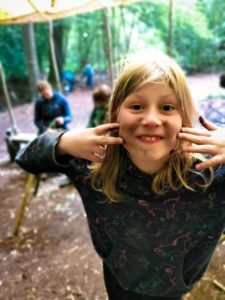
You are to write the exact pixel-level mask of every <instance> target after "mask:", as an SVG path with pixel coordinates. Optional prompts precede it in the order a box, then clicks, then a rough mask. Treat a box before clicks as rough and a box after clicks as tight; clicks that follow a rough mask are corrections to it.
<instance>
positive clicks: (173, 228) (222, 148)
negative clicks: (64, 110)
mask: <svg viewBox="0 0 225 300" xmlns="http://www.w3.org/2000/svg"><path fill="white" fill-rule="evenodd" d="M195 117H196V114H195V108H194V104H193V101H192V98H191V94H190V91H189V88H188V85H187V82H186V79H185V75H184V73H183V71H182V70H181V68H180V67H179V66H178V65H177V64H176V63H175V62H174V61H173V60H172V59H170V58H169V57H167V56H165V55H156V54H151V53H147V54H145V55H141V57H138V58H137V59H136V58H134V59H131V61H130V62H129V61H128V62H127V64H126V65H125V68H124V70H123V71H122V73H121V74H120V76H119V79H118V82H117V84H116V86H115V89H114V92H113V95H112V99H111V103H110V107H109V122H110V123H109V124H104V125H100V126H98V127H95V128H86V129H82V130H71V131H68V132H65V133H57V132H56V133H45V134H43V135H41V136H40V137H38V138H37V139H36V140H34V141H33V142H31V143H30V145H28V146H27V147H26V148H24V149H22V150H21V152H20V153H19V154H18V155H17V158H16V161H17V163H18V164H19V165H20V166H21V167H22V168H24V169H25V170H27V171H28V172H32V173H39V172H49V171H52V172H62V173H65V174H67V175H68V176H69V177H70V178H71V180H72V181H73V183H74V185H75V186H76V188H77V190H78V191H79V193H80V195H81V198H82V201H83V204H84V208H85V211H86V214H87V219H88V224H89V228H90V233H91V237H92V241H93V244H94V247H95V249H96V251H97V253H98V254H99V256H100V257H101V258H102V260H103V272H104V280H105V285H106V290H107V293H108V297H109V299H110V300H120V299H121V300H122V299H127V300H179V299H181V298H182V296H183V295H184V294H185V293H187V292H188V291H190V290H191V289H192V288H193V286H194V285H195V283H196V282H197V281H198V280H199V279H200V278H201V277H202V276H203V274H204V272H205V270H206V269H207V266H208V264H209V262H210V260H211V257H212V255H213V252H214V250H215V248H216V245H217V243H218V240H219V238H220V236H221V234H222V232H223V230H224V227H225V200H224V195H225V167H224V163H225V130H224V129H223V128H218V127H217V126H215V125H214V124H212V123H210V122H208V121H206V120H204V119H203V118H202V117H200V118H199V121H200V124H201V125H202V126H203V128H194V121H195ZM90 161H92V162H94V163H93V164H92V165H90ZM217 167H219V168H217Z"/></svg>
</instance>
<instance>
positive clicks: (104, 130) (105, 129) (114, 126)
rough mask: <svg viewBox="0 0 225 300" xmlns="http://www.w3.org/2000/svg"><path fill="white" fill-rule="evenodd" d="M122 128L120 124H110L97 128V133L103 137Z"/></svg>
mask: <svg viewBox="0 0 225 300" xmlns="http://www.w3.org/2000/svg"><path fill="white" fill-rule="evenodd" d="M119 127H120V124H119V123H109V124H103V125H100V126H97V127H96V128H95V132H96V134H97V135H103V134H106V133H108V132H109V131H111V130H114V129H118V128H119Z"/></svg>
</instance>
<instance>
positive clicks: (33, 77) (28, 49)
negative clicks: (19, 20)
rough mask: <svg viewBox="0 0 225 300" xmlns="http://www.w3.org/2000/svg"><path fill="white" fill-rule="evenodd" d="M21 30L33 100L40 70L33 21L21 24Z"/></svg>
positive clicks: (35, 95)
mask: <svg viewBox="0 0 225 300" xmlns="http://www.w3.org/2000/svg"><path fill="white" fill-rule="evenodd" d="M22 32H23V40H24V47H25V53H26V59H27V67H28V79H29V88H30V95H31V99H32V101H34V100H35V99H36V97H37V89H36V84H37V81H38V79H39V78H40V72H39V65H38V60H37V51H36V43H35V36H34V26H33V23H28V24H25V25H22Z"/></svg>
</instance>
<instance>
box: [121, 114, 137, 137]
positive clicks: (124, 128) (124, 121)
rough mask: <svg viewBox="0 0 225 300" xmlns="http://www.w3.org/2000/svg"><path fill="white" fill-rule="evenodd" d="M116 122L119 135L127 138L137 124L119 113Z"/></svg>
mask: <svg viewBox="0 0 225 300" xmlns="http://www.w3.org/2000/svg"><path fill="white" fill-rule="evenodd" d="M117 121H118V123H120V130H119V133H120V135H121V136H128V135H130V134H132V133H133V132H134V130H135V129H136V128H137V127H138V124H136V122H135V121H134V119H133V118H132V117H130V116H129V115H127V114H125V113H120V114H119V116H118V119H117Z"/></svg>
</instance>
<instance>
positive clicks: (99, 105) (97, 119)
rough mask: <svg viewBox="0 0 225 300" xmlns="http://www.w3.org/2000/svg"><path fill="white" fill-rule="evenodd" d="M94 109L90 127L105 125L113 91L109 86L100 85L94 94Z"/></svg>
mask: <svg viewBox="0 0 225 300" xmlns="http://www.w3.org/2000/svg"><path fill="white" fill-rule="evenodd" d="M92 97H93V102H94V109H93V111H92V113H91V116H90V119H89V123H88V127H96V126H98V125H101V124H103V123H105V121H106V115H107V111H108V104H109V100H110V97H111V89H110V87H109V86H108V85H106V84H102V85H99V86H98V87H97V88H96V89H95V90H94V92H93V95H92Z"/></svg>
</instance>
